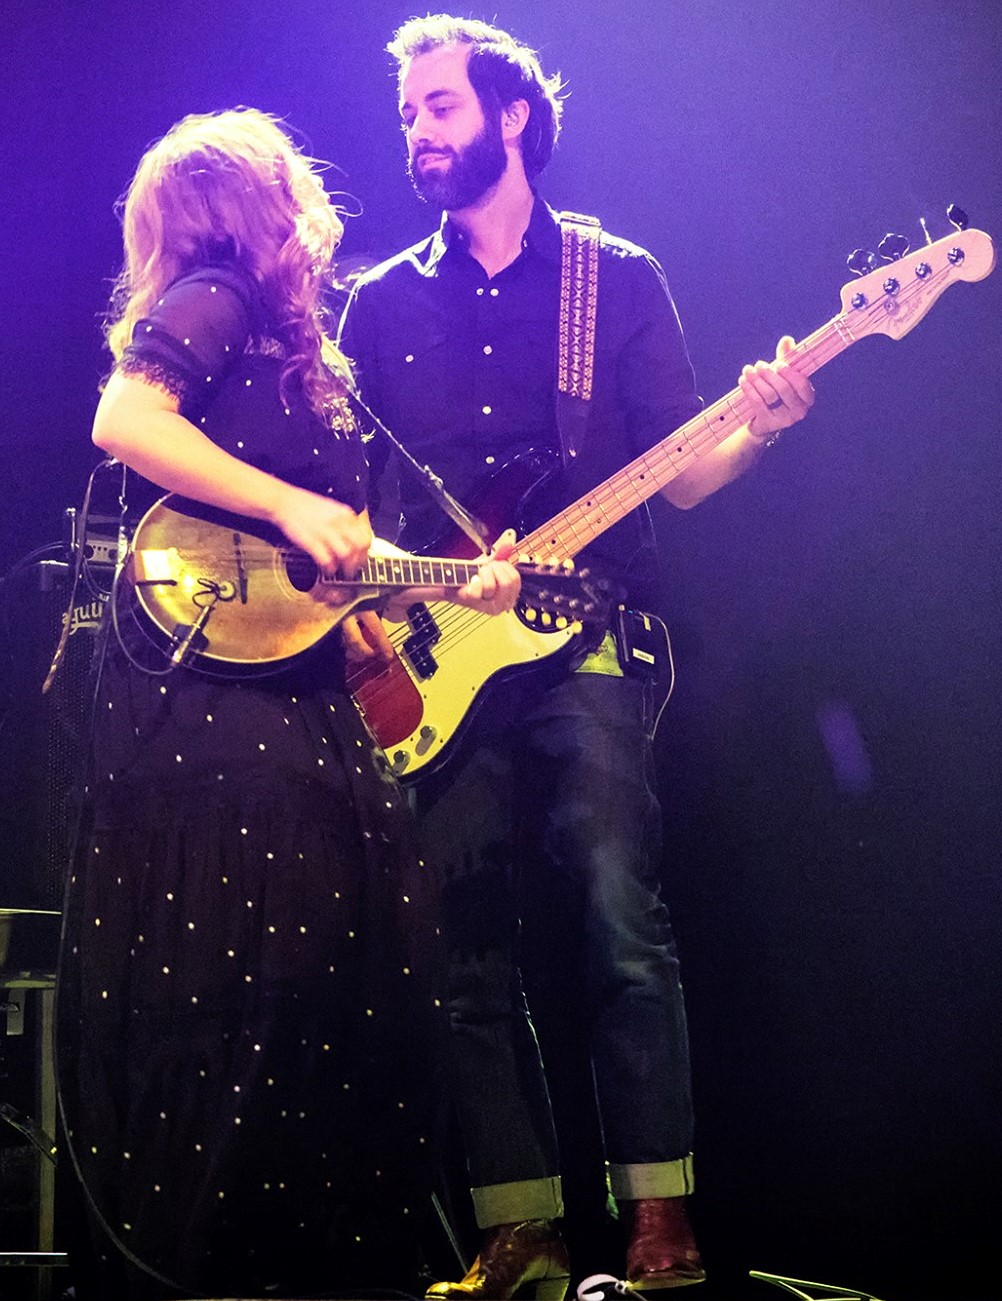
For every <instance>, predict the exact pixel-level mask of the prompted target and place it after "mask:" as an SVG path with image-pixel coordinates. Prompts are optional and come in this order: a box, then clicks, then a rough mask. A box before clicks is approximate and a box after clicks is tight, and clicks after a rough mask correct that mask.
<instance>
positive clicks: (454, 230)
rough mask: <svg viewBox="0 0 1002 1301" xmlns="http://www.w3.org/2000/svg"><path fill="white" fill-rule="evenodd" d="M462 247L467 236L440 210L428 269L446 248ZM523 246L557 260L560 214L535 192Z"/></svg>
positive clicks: (558, 254) (444, 252) (554, 260)
mask: <svg viewBox="0 0 1002 1301" xmlns="http://www.w3.org/2000/svg"><path fill="white" fill-rule="evenodd" d="M533 194H535V191H533ZM465 247H466V236H465V235H464V234H463V232H462V231H461V230H460V228H459V227H458V226H457V225H456V223H455V222H454V221H453V220H452V219H451V218H450V216H449V214H448V213H447V212H443V213H442V220H441V222H440V223H439V227H438V230H436V231H435V233H434V235H432V237H431V249H430V250H429V255H428V268H429V270H430V269H432V268H433V267H435V266H437V265H438V263H439V262H440V261H441V260H442V258H443V257H444V256H445V254H446V252H448V250H449V249H451V248H456V249H465ZM522 247H523V249H526V248H530V249H532V250H533V252H535V253H539V254H540V255H541V256H543V257H545V258H548V259H549V260H550V261H553V262H559V261H560V217H559V215H558V214H557V213H556V212H555V211H554V210H553V209H552V208H551V207H550V205H549V204H548V203H545V202H544V201H543V200H542V199H541V198H540V197H539V195H538V194H535V202H534V203H533V205H532V212H531V214H530V216H529V224H528V226H527V227H526V228H525V234H524V235H523V236H522Z"/></svg>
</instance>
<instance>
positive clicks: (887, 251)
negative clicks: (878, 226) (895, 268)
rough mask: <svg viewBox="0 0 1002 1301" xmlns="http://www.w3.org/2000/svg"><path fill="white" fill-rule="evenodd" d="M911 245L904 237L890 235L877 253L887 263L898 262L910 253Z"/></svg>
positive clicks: (878, 247)
mask: <svg viewBox="0 0 1002 1301" xmlns="http://www.w3.org/2000/svg"><path fill="white" fill-rule="evenodd" d="M908 249H909V244H908V240H907V239H906V238H905V236H904V235H895V234H893V233H890V232H889V233H888V234H886V235H885V236H884V238H883V239H882V240H881V241H880V243H879V244H878V245H877V252H878V253H879V254H880V256H881V257H882V258H883V259H884V261H885V262H897V261H898V260H899V259H900V258H903V257H904V255H905V254H906V253H907V252H908Z"/></svg>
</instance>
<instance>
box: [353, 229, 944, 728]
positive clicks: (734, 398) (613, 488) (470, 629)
mask: <svg viewBox="0 0 1002 1301" xmlns="http://www.w3.org/2000/svg"><path fill="white" fill-rule="evenodd" d="M920 252H921V250H920ZM950 269H951V268H949V267H944V268H943V269H942V270H940V271H938V272H934V273H933V274H932V275H931V276H929V277H927V278H926V280H925V281H921V282H919V281H913V282H910V284H909V285H907V286H905V290H904V292H903V293H902V294H901V295H900V298H899V301H907V300H908V299H910V298H911V297H913V296H914V295H915V294H921V292H922V291H923V290H925V291H928V290H929V289H930V288H933V287H935V286H936V284H937V282H938V281H939V280H941V279H943V278H944V277H949V273H950ZM944 287H945V286H944ZM939 292H942V289H938V290H937V296H938V293H939ZM885 302H886V300H885V299H883V298H878V299H877V300H876V302H874V303H873V304H869V305H867V306H866V307H865V308H859V309H856V312H855V314H854V315H853V317H852V320H853V322H859V321H860V320H862V321H863V322H864V323H865V324H866V325H867V327H868V328H867V329H865V330H862V331H861V330H858V329H857V330H855V331H854V330H853V328H852V326H850V324H849V318H848V317H847V314H846V313H845V312H844V311H843V312H841V313H839V314H838V315H836V316H834V317H832V319H831V320H829V321H827V322H826V323H825V324H824V325H822V326H821V327H820V328H819V329H817V330H815V331H814V332H813V333H812V334H810V335H808V336H806V338H804V339H802V340H801V341H800V342H799V343H798V344H797V345H796V346H795V348H794V350H793V352H792V353H791V360H794V361H797V362H800V363H801V364H802V366H803V369H804V371H805V373H806V374H808V375H810V374H813V373H814V372H815V371H817V370H819V369H820V368H821V367H822V366H825V365H827V363H828V362H830V361H832V360H833V359H834V358H835V357H837V356H838V355H839V354H840V353H842V352H843V351H845V349H846V348H848V347H849V346H850V345H851V344H853V343H856V342H857V341H858V340H859V339H861V338H864V337H866V335H868V334H871V333H874V332H875V331H874V330H873V328H872V326H873V321H874V318H880V317H886V306H885ZM747 410H748V403H747V400H746V399H744V398H743V396H742V395H741V394H740V390H738V389H734V390H732V391H731V392H730V393H728V394H726V395H725V396H724V397H722V398H719V399H718V400H717V401H716V402H714V403H712V404H711V405H710V406H709V407H707V408H705V409H704V410H703V411H702V412H700V413H699V415H698V416H696V417H694V418H693V420H692V421H689V422H688V423H687V424H686V425H683V426H682V428H681V429H679V430H675V431H674V433H673V434H670V435H669V436H668V438H666V439H665V440H664V441H663V442H662V443H661V444H659V445H657V446H656V447H655V448H653V449H650V450H648V451H647V452H646V453H644V454H642V455H641V456H640V457H638V458H636V459H635V460H634V461H633V462H631V463H630V465H628V466H626V467H625V468H624V469H623V470H622V471H619V472H618V473H617V474H616V475H614V476H613V477H612V478H611V479H609V480H607V482H606V483H605V484H603V485H601V486H600V488H599V489H597V490H596V491H595V492H594V493H593V494H592V495H591V496H590V497H588V498H585V499H579V501H578V502H575V503H572V504H571V505H570V506H568V507H566V508H565V509H564V510H563V511H561V512H559V513H558V515H557V516H555V517H554V518H553V519H551V520H549V521H547V523H548V524H549V525H552V526H553V527H550V528H547V529H546V530H545V533H546V535H547V536H549V535H551V534H555V535H557V538H556V539H555V540H559V538H560V537H561V535H562V533H563V531H565V530H568V529H569V530H570V532H571V533H572V534H573V535H574V538H575V550H579V549H581V548H582V547H583V546H586V545H588V542H589V541H591V540H593V539H594V538H595V537H597V536H599V534H600V533H601V532H604V531H605V530H606V529H607V528H609V527H611V525H612V524H614V523H616V522H618V520H619V519H621V518H623V516H624V515H625V514H627V513H628V512H629V510H632V509H634V508H635V507H636V506H638V505H640V504H641V503H642V502H644V501H646V500H647V499H648V497H650V496H653V494H654V492H656V491H658V488H660V487H663V486H664V485H665V484H666V483H669V482H671V480H672V479H673V478H676V477H677V476H678V474H680V473H681V472H682V471H683V470H684V469H686V468H688V466H689V465H690V464H692V463H693V462H694V461H695V460H697V459H699V458H701V456H702V455H703V454H704V449H705V447H706V444H707V441H708V440H710V441H712V443H714V444H717V443H720V442H722V441H724V439H725V438H727V437H729V436H730V434H731V433H733V432H734V430H735V429H737V428H739V427H740V425H741V424H742V423H744V421H743V418H742V411H744V412H747ZM728 414H730V416H731V419H732V420H733V421H734V424H733V425H732V426H731V427H727V426H728V425H730V422H729V421H728V420H727V415H728ZM717 422H720V423H721V424H722V425H724V426H725V429H723V430H719V431H718V430H716V429H714V428H713V426H714V424H716V423H717ZM693 424H695V425H696V429H695V430H692V429H691V428H690V427H691V426H692V425H693ZM718 434H719V435H721V436H718ZM683 444H684V445H685V446H686V448H687V449H688V452H689V455H688V456H687V457H685V459H684V460H683V459H682V458H680V457H679V456H678V455H677V453H676V454H675V455H674V456H673V452H676V449H677V448H678V447H679V446H680V445H683ZM669 467H670V473H669V474H668V475H667V476H666V477H665V478H664V479H663V480H660V476H661V475H662V474H664V472H665V470H666V469H667V468H669ZM638 474H639V475H640V478H641V479H642V480H643V479H644V478H645V476H646V475H648V474H649V475H650V476H651V477H652V478H654V479H655V480H657V481H658V482H657V485H656V486H655V488H654V489H653V490H651V491H643V492H641V491H640V490H639V489H638V487H637V482H636V479H637V475H638ZM619 484H622V487H623V488H625V489H628V490H629V494H630V498H631V499H632V504H631V505H629V506H625V507H624V505H623V497H622V489H621V488H620V487H619V486H617V485H619ZM645 487H646V484H645ZM610 496H612V497H615V499H616V503H615V505H616V512H615V516H614V517H613V518H611V519H609V514H610V512H609V511H608V510H607V508H606V503H607V502H608V499H609V497H610ZM582 502H585V503H586V504H585V505H584V506H582ZM596 507H597V508H598V512H599V513H600V514H601V516H602V522H601V526H600V527H598V528H595V526H594V525H593V526H592V528H591V529H590V530H589V532H590V536H589V537H588V539H587V540H586V541H585V542H583V543H580V545H579V542H578V539H579V537H580V534H579V532H578V528H577V525H576V523H575V522H574V520H573V519H572V515H573V514H574V513H575V512H576V513H577V514H580V513H581V512H582V510H591V509H593V508H596ZM541 536H543V534H542V530H537V531H536V532H535V533H530V534H528V535H527V536H526V538H524V539H522V540H521V542H520V543H519V544H517V545H516V552H517V553H519V552H528V553H529V554H533V551H534V548H533V547H532V546H531V545H527V544H530V543H531V542H532V540H533V539H534V538H537V537H541ZM552 554H554V555H555V556H556V557H557V558H563V557H562V556H561V554H560V552H559V551H557V550H554V551H553V552H552ZM572 554H574V553H572V552H570V551H568V552H567V555H568V556H569V555H572ZM432 604H433V605H438V604H441V605H443V606H444V607H445V608H446V609H449V610H451V611H454V613H452V614H451V615H443V616H442V617H440V618H439V617H436V618H435V623H436V626H437V628H438V631H439V634H440V635H439V637H438V639H437V640H436V641H435V642H434V643H433V645H434V651H435V652H436V653H438V654H441V653H443V652H447V651H451V650H453V649H455V648H456V647H457V646H458V645H459V644H460V643H461V642H462V641H464V640H466V638H467V637H469V636H471V635H472V634H473V633H474V632H475V631H476V630H477V629H478V628H479V627H481V626H483V625H484V624H485V623H486V622H487V620H488V619H489V617H490V616H487V615H482V614H479V613H478V612H476V611H471V610H466V609H463V608H462V607H456V606H451V607H450V606H447V605H446V603H444V602H441V603H432ZM414 635H418V636H419V635H420V634H415V633H414V631H413V630H412V629H411V628H410V627H409V626H407V625H401V626H400V628H399V629H397V630H395V631H394V632H393V633H391V634H390V635H389V640H390V642H391V644H392V645H393V647H394V649H395V650H396V651H397V653H398V654H399V653H400V652H401V651H402V650H403V649H404V647H405V645H406V642H407V641H408V640H409V639H410V638H411V637H412V636H414ZM394 667H395V665H394V664H393V663H392V662H391V663H390V664H389V665H388V666H387V667H386V668H385V669H383V670H381V671H380V672H379V673H378V674H375V675H372V676H371V678H370V682H369V683H362V682H361V679H362V678H363V677H364V676H365V672H364V669H360V670H356V671H353V672H352V673H349V674H348V678H347V682H348V686H349V688H350V689H351V687H352V684H353V683H354V682H359V683H360V685H361V686H363V687H368V688H370V695H369V699H371V700H373V702H374V703H377V704H378V703H379V700H380V697H381V696H383V697H385V696H386V695H388V694H389V693H390V692H392V691H393V690H394V685H393V682H392V681H391V680H390V677H391V674H392V673H393V670H394ZM405 671H406V670H405ZM381 679H382V680H385V682H384V685H383V686H382V687H380V686H378V685H375V684H377V683H379V682H380V680H381Z"/></svg>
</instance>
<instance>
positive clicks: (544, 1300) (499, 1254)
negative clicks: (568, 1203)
mask: <svg viewBox="0 0 1002 1301" xmlns="http://www.w3.org/2000/svg"><path fill="white" fill-rule="evenodd" d="M570 1273H571V1270H570V1262H569V1261H568V1259H567V1248H566V1247H565V1246H564V1240H563V1238H562V1237H561V1236H560V1234H559V1233H558V1232H557V1230H556V1228H554V1226H553V1222H552V1221H551V1220H523V1221H521V1223H519V1224H496V1225H494V1227H493V1228H490V1229H487V1230H485V1232H484V1240H483V1243H482V1244H481V1247H480V1255H479V1256H478V1257H477V1258H476V1260H475V1261H474V1262H473V1264H472V1266H471V1267H470V1272H469V1273H468V1274H467V1275H466V1277H465V1278H464V1279H463V1280H462V1282H461V1283H433V1284H432V1286H431V1287H430V1288H429V1289H428V1291H427V1292H426V1294H425V1295H426V1297H427V1298H429V1301H443V1298H448V1297H455V1298H457V1299H460V1298H474V1301H509V1298H511V1297H513V1296H514V1295H515V1294H516V1292H519V1291H521V1290H522V1289H526V1290H529V1289H531V1290H532V1293H533V1295H534V1296H535V1298H536V1301H564V1295H565V1294H566V1292H567V1284H568V1281H569V1279H570Z"/></svg>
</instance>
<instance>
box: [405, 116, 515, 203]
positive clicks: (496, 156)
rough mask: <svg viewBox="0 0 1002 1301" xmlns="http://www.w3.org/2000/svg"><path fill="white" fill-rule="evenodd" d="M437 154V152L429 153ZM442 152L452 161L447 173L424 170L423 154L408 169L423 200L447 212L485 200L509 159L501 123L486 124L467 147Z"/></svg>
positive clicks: (430, 151) (413, 160)
mask: <svg viewBox="0 0 1002 1301" xmlns="http://www.w3.org/2000/svg"><path fill="white" fill-rule="evenodd" d="M425 152H427V153H432V154H435V153H438V152H439V151H437V150H432V149H430V150H426V151H425ZM441 152H442V153H445V154H447V155H448V157H449V158H450V159H451V160H452V161H451V165H450V166H449V168H448V170H447V171H437V170H432V171H425V170H424V169H423V168H422V167H420V166H419V163H420V154H419V155H418V156H417V157H416V158H414V159H412V160H411V161H410V162H409V163H408V165H407V170H408V172H409V174H410V178H411V182H412V184H413V186H414V188H415V190H416V191H417V192H418V194H419V195H420V197H421V198H422V199H424V200H425V201H426V202H427V203H431V204H433V205H434V206H435V207H436V208H444V209H445V210H446V212H459V211H461V210H462V209H463V208H468V207H469V206H470V205H471V204H473V203H476V201H477V200H478V199H480V198H482V197H483V195H485V194H486V193H487V191H488V190H489V189H491V187H492V186H494V185H497V183H498V181H500V179H501V177H502V176H503V175H504V169H505V167H506V166H507V163H508V159H507V155H506V154H505V148H504V141H503V140H502V138H501V124H500V123H499V122H494V123H491V122H489V121H488V122H485V123H484V125H483V128H482V129H481V130H480V131H479V132H478V133H477V134H476V135H475V136H474V137H473V139H472V140H471V141H470V143H469V144H468V145H464V147H463V148H462V149H460V150H458V151H457V150H455V149H447V150H442V151H441Z"/></svg>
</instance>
